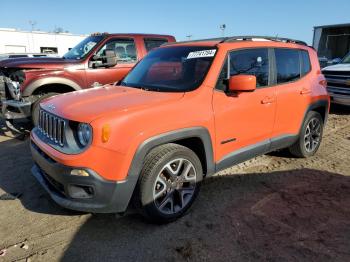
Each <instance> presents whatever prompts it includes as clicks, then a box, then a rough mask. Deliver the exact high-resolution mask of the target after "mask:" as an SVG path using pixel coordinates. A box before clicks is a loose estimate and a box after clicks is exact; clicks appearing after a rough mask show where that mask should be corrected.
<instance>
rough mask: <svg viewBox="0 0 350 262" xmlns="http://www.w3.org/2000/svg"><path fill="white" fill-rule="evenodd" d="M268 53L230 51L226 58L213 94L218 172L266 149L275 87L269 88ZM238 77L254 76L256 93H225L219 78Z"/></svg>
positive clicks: (267, 50)
mask: <svg viewBox="0 0 350 262" xmlns="http://www.w3.org/2000/svg"><path fill="white" fill-rule="evenodd" d="M269 53H270V50H269V49H267V48H257V49H245V50H237V51H231V52H230V53H229V55H228V62H227V63H226V65H225V66H224V68H223V70H222V73H221V75H220V78H219V81H218V84H217V87H216V89H215V90H214V95H213V110H214V117H215V129H216V154H215V159H216V161H217V163H218V168H219V169H221V168H223V167H225V166H227V165H230V163H231V165H232V164H233V163H235V161H238V162H241V161H243V160H246V159H249V158H251V157H253V156H254V155H259V154H262V153H264V152H266V150H267V149H268V148H269V146H270V144H269V143H270V142H269V139H270V137H271V133H272V130H273V124H274V118H275V105H276V103H275V101H276V94H275V87H274V86H271V85H270V83H271V79H270V59H269ZM227 68H228V69H227ZM225 70H226V72H225ZM227 71H229V72H230V73H229V74H227ZM239 74H246V75H255V76H256V78H257V88H256V90H255V91H253V92H240V93H237V94H229V93H227V91H226V90H227V85H226V84H223V81H222V79H223V78H224V79H227V78H228V77H229V76H233V75H239ZM225 75H226V76H225ZM224 81H225V80H224ZM243 158H244V159H243Z"/></svg>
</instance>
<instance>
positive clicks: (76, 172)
mask: <svg viewBox="0 0 350 262" xmlns="http://www.w3.org/2000/svg"><path fill="white" fill-rule="evenodd" d="M70 174H71V175H72V176H89V173H88V172H87V171H85V170H83V169H73V170H72V171H70Z"/></svg>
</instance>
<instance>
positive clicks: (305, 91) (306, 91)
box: [300, 87, 311, 95]
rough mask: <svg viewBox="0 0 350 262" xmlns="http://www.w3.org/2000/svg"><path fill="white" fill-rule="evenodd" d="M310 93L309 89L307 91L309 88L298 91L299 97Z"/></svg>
mask: <svg viewBox="0 0 350 262" xmlns="http://www.w3.org/2000/svg"><path fill="white" fill-rule="evenodd" d="M310 93H311V89H309V88H305V87H304V88H302V89H301V90H300V94H301V95H307V94H310Z"/></svg>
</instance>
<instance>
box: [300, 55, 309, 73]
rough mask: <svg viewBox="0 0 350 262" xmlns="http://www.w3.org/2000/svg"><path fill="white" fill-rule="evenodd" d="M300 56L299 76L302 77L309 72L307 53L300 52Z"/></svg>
mask: <svg viewBox="0 0 350 262" xmlns="http://www.w3.org/2000/svg"><path fill="white" fill-rule="evenodd" d="M300 56H301V76H304V75H306V74H307V73H309V72H310V71H311V63H310V57H309V52H307V51H305V50H301V51H300Z"/></svg>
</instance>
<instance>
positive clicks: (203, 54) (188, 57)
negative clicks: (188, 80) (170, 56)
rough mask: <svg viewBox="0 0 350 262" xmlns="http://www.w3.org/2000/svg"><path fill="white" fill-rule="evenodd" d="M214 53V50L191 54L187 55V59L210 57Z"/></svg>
mask: <svg viewBox="0 0 350 262" xmlns="http://www.w3.org/2000/svg"><path fill="white" fill-rule="evenodd" d="M215 53H216V49H212V50H202V51H196V52H191V53H189V54H188V56H187V59H191V58H200V57H212V56H214V55H215Z"/></svg>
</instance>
